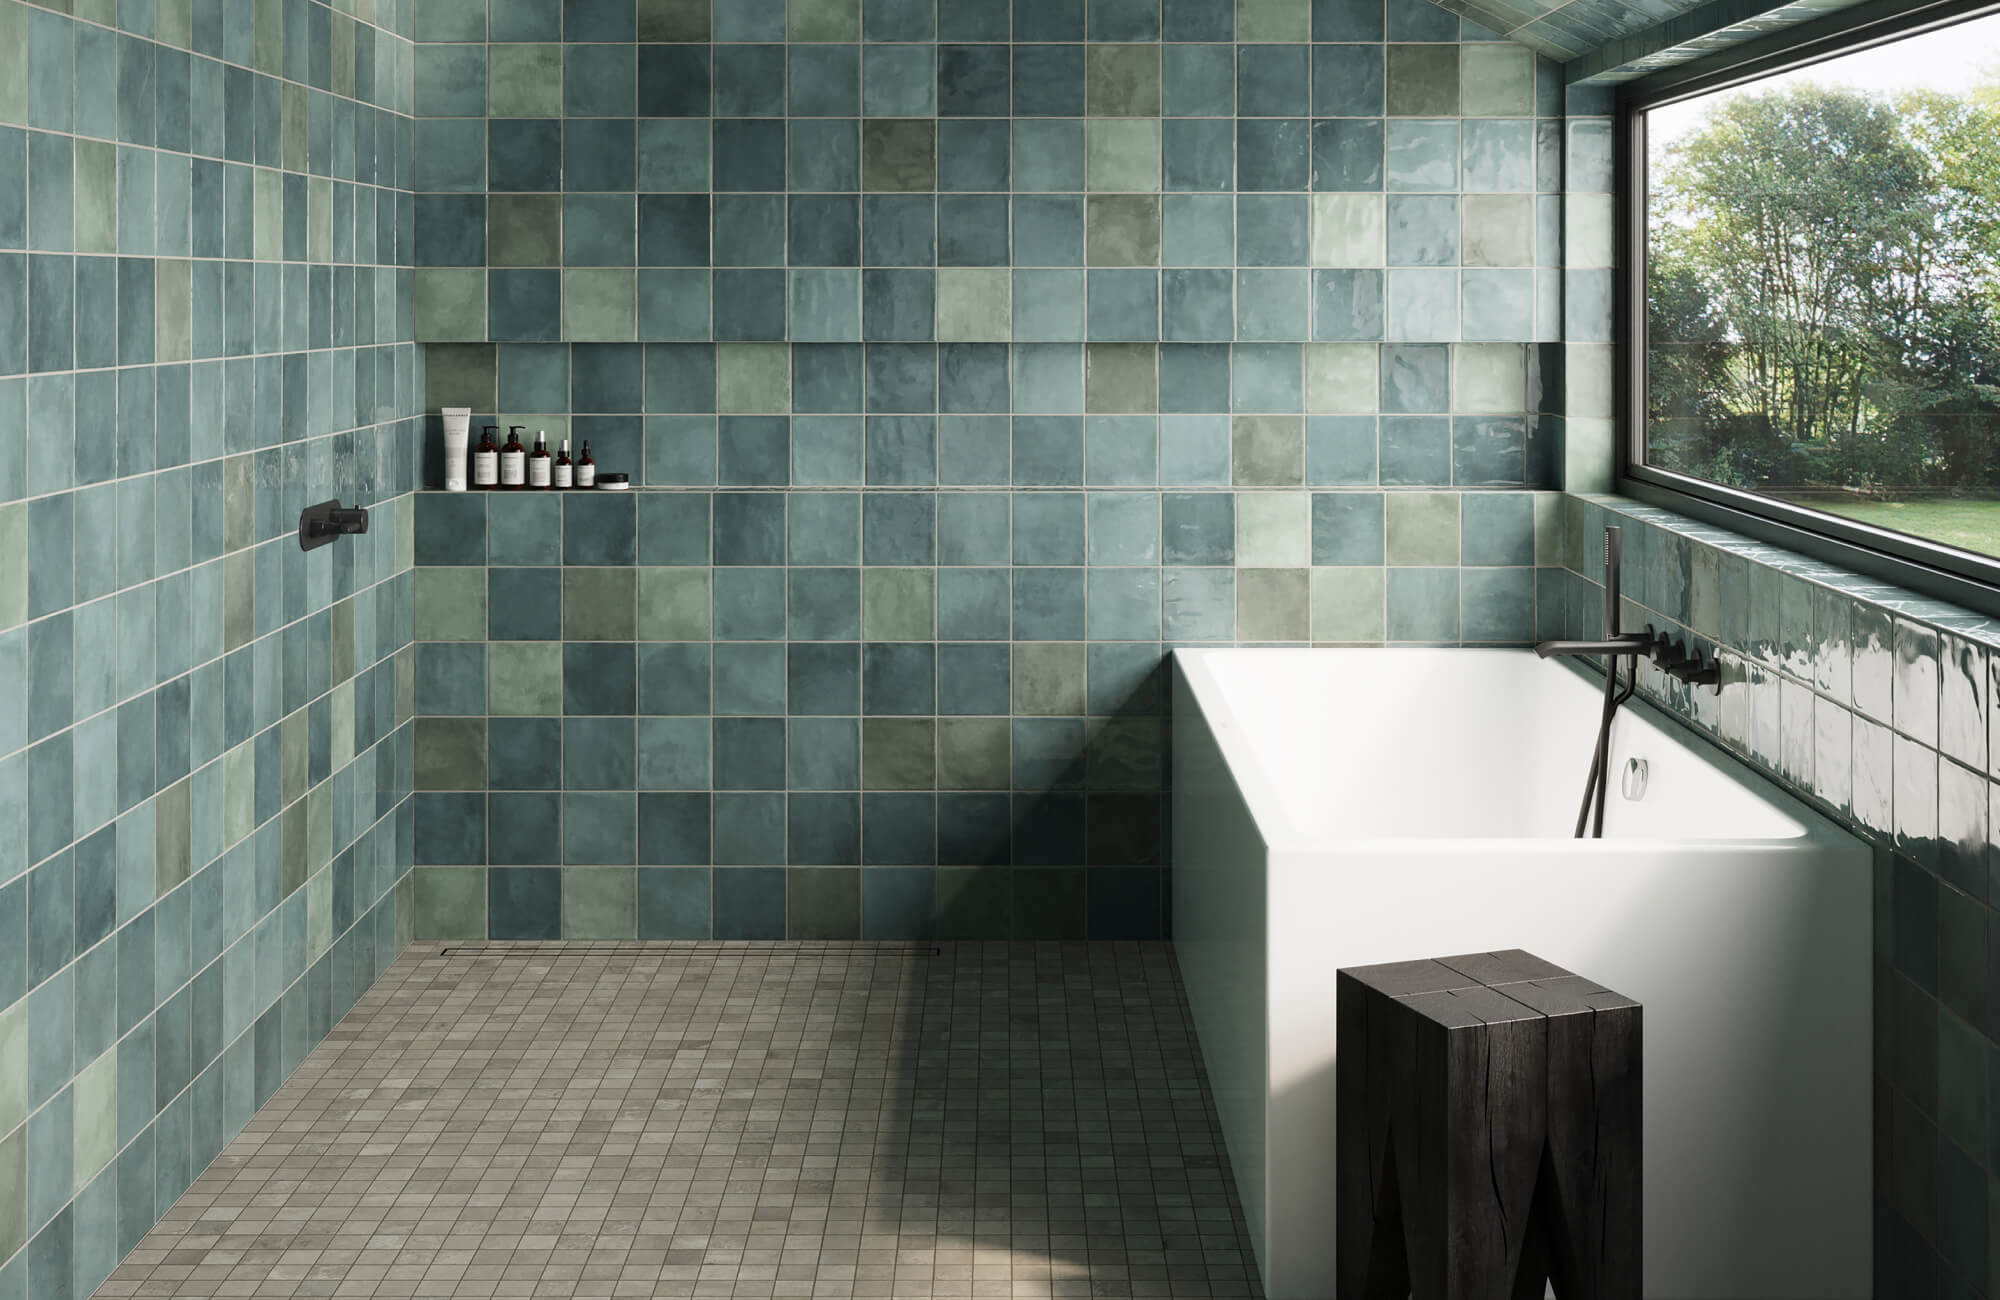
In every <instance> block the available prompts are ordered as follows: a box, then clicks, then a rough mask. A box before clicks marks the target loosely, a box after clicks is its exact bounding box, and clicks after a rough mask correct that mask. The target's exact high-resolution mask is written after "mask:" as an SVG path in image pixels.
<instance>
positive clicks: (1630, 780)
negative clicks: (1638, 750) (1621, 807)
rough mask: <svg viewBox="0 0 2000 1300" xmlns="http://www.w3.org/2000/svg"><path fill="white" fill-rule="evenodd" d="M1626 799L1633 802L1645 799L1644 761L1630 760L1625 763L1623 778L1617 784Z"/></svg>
mask: <svg viewBox="0 0 2000 1300" xmlns="http://www.w3.org/2000/svg"><path fill="white" fill-rule="evenodd" d="M1618 788H1619V790H1620V791H1621V792H1622V793H1623V794H1624V795H1625V797H1626V798H1627V799H1630V800H1633V801H1634V802H1636V801H1638V800H1640V799H1643V798H1645V797H1646V760H1645V759H1643V758H1631V759H1627V760H1626V761H1625V777H1624V779H1623V780H1622V781H1620V782H1619V784H1618Z"/></svg>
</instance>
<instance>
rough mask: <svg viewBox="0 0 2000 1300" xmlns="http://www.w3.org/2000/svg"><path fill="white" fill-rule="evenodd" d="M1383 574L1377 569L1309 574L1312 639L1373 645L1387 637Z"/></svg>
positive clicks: (1339, 569) (1326, 570)
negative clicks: (1310, 581) (1384, 619)
mask: <svg viewBox="0 0 2000 1300" xmlns="http://www.w3.org/2000/svg"><path fill="white" fill-rule="evenodd" d="M1384 599H1385V597H1384V572H1383V570H1381V569H1379V568H1360V567H1357V568H1330V569H1324V568H1321V569H1314V570H1313V571H1312V639H1313V640H1314V641H1318V642H1342V643H1361V644H1372V643H1375V642H1379V641H1381V640H1382V639H1383V637H1384V635H1385V634H1386V628H1385V624H1384V621H1383V618H1384V604H1383V602H1384Z"/></svg>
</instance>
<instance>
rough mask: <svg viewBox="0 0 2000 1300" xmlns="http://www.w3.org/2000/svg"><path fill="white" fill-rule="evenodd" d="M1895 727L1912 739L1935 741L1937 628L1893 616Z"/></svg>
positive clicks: (1928, 742) (1936, 731) (1925, 742)
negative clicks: (1894, 630) (1894, 619)
mask: <svg viewBox="0 0 2000 1300" xmlns="http://www.w3.org/2000/svg"><path fill="white" fill-rule="evenodd" d="M1895 648H1896V667H1895V723H1896V730H1897V731H1899V732H1901V733H1902V734H1903V735H1905V736H1908V737H1909V738H1910V739H1912V740H1916V741H1921V742H1922V743H1924V744H1926V745H1935V744H1936V743H1937V735H1938V667H1939V665H1938V633H1937V629H1935V628H1930V627H1925V626H1924V625H1923V624H1921V623H1913V622H1911V621H1910V620H1909V619H1904V618H1899V619H1897V620H1896V633H1895Z"/></svg>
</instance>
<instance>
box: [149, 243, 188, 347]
mask: <svg viewBox="0 0 2000 1300" xmlns="http://www.w3.org/2000/svg"><path fill="white" fill-rule="evenodd" d="M193 274H194V266H193V263H191V262H183V261H175V260H170V259H166V258H162V259H161V260H159V261H157V262H155V263H153V359H154V360H155V361H186V360H188V359H190V358H191V357H193V356H194V318H193V315H192V310H193V303H194V286H193Z"/></svg>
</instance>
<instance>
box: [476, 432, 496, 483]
mask: <svg viewBox="0 0 2000 1300" xmlns="http://www.w3.org/2000/svg"><path fill="white" fill-rule="evenodd" d="M499 427H500V426H498V425H495V424H488V425H485V426H483V427H481V429H480V431H479V445H478V446H477V447H475V448H474V449H473V451H472V486H473V487H474V488H475V489H480V488H496V487H499V486H500V445H499V444H498V443H496V442H494V441H493V435H494V434H495V433H497V432H498V431H499Z"/></svg>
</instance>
